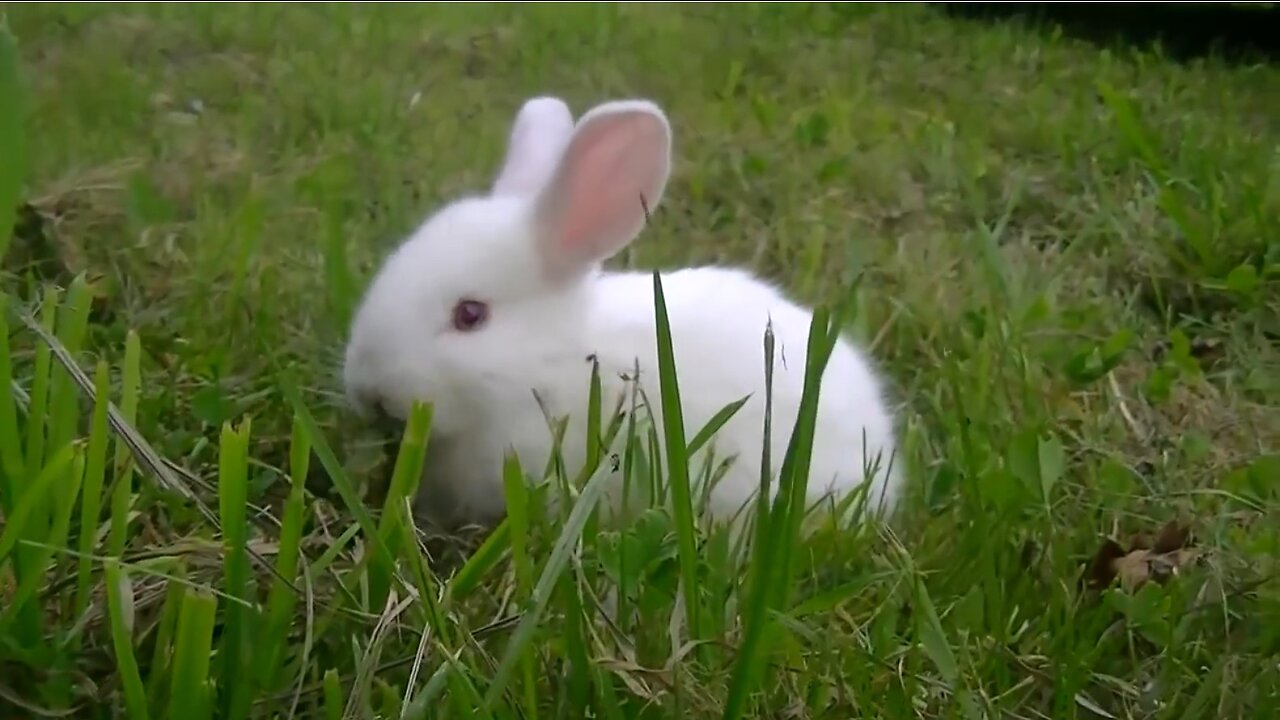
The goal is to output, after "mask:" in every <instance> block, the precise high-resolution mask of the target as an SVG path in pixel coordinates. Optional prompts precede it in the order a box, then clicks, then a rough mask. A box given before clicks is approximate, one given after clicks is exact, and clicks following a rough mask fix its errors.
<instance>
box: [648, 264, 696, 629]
mask: <svg viewBox="0 0 1280 720" xmlns="http://www.w3.org/2000/svg"><path fill="white" fill-rule="evenodd" d="M653 303H654V317H655V320H656V324H657V338H656V341H657V343H658V383H659V394H660V395H661V399H662V430H663V440H664V443H665V449H666V454H667V482H668V483H669V485H670V488H671V501H672V504H673V509H674V515H675V523H676V541H677V543H678V545H679V561H680V584H681V586H682V587H683V588H684V608H685V610H684V614H685V618H686V622H688V623H689V636H690V637H691V638H692V639H693V640H695V641H697V640H701V639H702V632H701V628H702V624H701V621H700V615H701V605H700V604H699V603H698V552H697V528H696V527H695V526H694V518H693V494H692V492H691V490H690V487H689V457H688V455H687V454H686V447H685V436H684V412H683V409H682V407H681V404H680V385H679V382H678V380H677V379H676V361H675V351H674V348H673V346H672V338H671V321H670V319H669V318H668V317H667V301H666V297H665V296H664V295H663V292H662V276H661V274H660V273H658V272H656V271H655V272H654V273H653Z"/></svg>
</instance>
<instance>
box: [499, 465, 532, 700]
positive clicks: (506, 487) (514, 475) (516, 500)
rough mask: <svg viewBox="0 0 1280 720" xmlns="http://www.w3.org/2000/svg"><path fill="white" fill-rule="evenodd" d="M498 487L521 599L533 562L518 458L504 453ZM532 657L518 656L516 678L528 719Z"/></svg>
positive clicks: (525, 595) (527, 594)
mask: <svg viewBox="0 0 1280 720" xmlns="http://www.w3.org/2000/svg"><path fill="white" fill-rule="evenodd" d="M502 484H503V491H504V496H505V497H506V505H507V524H508V525H509V526H510V527H511V562H512V564H513V565H514V566H515V574H516V593H517V594H518V597H520V598H521V599H525V598H528V597H530V595H532V593H533V562H532V561H531V560H530V559H529V544H528V543H529V490H528V487H527V486H526V485H525V479H524V470H523V468H521V467H520V458H519V457H517V456H516V454H515V453H508V454H507V457H506V459H505V460H504V461H503V464H502ZM535 662H536V658H535V657H534V655H533V652H531V651H526V652H525V653H523V654H522V655H521V656H520V676H521V682H522V684H523V686H524V688H523V689H524V693H523V695H522V699H523V701H524V713H525V716H526V717H528V718H537V717H538V688H537V681H536V671H535Z"/></svg>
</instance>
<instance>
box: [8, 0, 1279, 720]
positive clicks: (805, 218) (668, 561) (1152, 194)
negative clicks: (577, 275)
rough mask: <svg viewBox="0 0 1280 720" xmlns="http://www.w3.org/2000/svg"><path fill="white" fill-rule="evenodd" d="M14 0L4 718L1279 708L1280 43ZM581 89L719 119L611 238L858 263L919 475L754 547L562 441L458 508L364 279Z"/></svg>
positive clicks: (936, 15) (797, 270)
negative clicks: (514, 135) (619, 482)
mask: <svg viewBox="0 0 1280 720" xmlns="http://www.w3.org/2000/svg"><path fill="white" fill-rule="evenodd" d="M4 14H5V16H6V22H7V25H8V28H9V30H10V31H11V33H12V37H11V38H9V39H6V40H5V41H4V45H3V49H2V50H0V107H2V108H3V112H0V238H6V239H7V238H9V236H10V233H9V232H8V230H7V228H8V227H9V221H10V220H12V221H13V232H12V238H11V240H10V241H9V242H7V243H4V242H0V248H5V247H6V245H7V250H6V251H5V252H4V255H3V260H4V265H3V273H2V274H0V291H3V296H0V297H3V299H4V300H3V304H2V305H0V307H2V308H3V311H2V312H0V343H3V344H0V717H15V718H16V717H21V718H36V717H77V718H79V717H85V718H89V717H92V718H106V717H129V718H143V717H151V718H169V717H184V718H185V717H190V718H212V717H217V718H245V717H254V718H287V717H317V718H333V719H334V720H336V719H337V718H340V717H342V718H346V717H350V718H375V717H378V718H392V717H396V718H398V717H406V718H470V717H493V718H506V717H524V718H533V717H599V718H670V717H688V718H711V717H777V718H851V717H869V718H870V717H880V718H909V717H925V718H934V717H965V718H976V717H1008V718H1262V717H1271V716H1275V715H1276V714H1277V712H1278V711H1280V663H1278V662H1277V657H1278V656H1280V580H1277V578H1276V571H1277V555H1278V553H1280V521H1278V520H1280V516H1278V513H1280V482H1278V481H1280V454H1278V453H1280V410H1277V408H1280V292H1277V285H1278V284H1280V70H1277V69H1276V68H1275V67H1273V66H1269V65H1267V64H1249V63H1246V62H1228V61H1227V60H1225V59H1221V58H1217V57H1208V58H1198V59H1195V58H1193V59H1181V60H1177V61H1175V60H1172V59H1170V58H1168V57H1166V56H1164V55H1163V54H1161V53H1160V52H1159V51H1158V49H1156V48H1154V47H1140V48H1124V47H1103V46H1100V45H1097V44H1092V43H1089V42H1085V41H1084V40H1080V39H1073V38H1071V37H1069V36H1066V35H1064V34H1062V33H1057V32H1054V31H1052V30H1051V29H1047V28H1042V27H1033V26H1030V25H1028V24H1025V23H1019V22H980V21H976V20H966V19H961V18H956V17H950V16H948V15H946V14H944V13H942V12H941V11H939V10H938V9H937V8H935V7H930V6H926V5H912V6H899V7H890V6H887V5H828V6H821V5H814V6H809V5H803V6H791V5H787V6H784V5H779V4H773V5H760V4H751V5H745V4H744V5H688V6H684V5H681V6H675V5H666V6H653V5H642V4H634V5H608V6H605V5H593V6H586V5H563V6H554V5H544V6H537V7H518V6H514V5H505V6H497V5H483V6H481V5H461V4H460V5H455V6H452V7H450V6H448V5H443V4H442V5H435V6H429V5H420V6H413V7H409V6H405V7H392V6H389V5H383V6H374V5H357V4H348V5H309V6H300V5H283V4H278V5H249V4H245V5H236V6H222V5H220V4H219V5H214V4H201V5H181V6H179V5H148V6H127V7H126V6H114V7H113V6H107V5H89V4H83V5H56V6H55V5H52V4H47V5H19V4H9V5H7V6H6V8H5V10H4ZM15 38H16V39H15ZM15 43H16V44H15ZM19 88H20V91H19ZM543 93H552V94H556V95H559V96H561V97H563V98H565V100H566V101H567V102H568V103H569V104H570V106H571V107H572V108H573V110H574V112H575V113H581V112H583V111H585V110H586V109H587V108H589V107H590V106H592V105H594V104H596V103H597V102H600V101H603V100H605V99H610V98H619V97H647V98H651V99H653V100H655V101H656V102H658V103H660V104H661V105H662V106H663V107H664V108H665V110H666V112H667V113H668V115H669V117H670V119H671V123H672V126H673V130H674V134H675V150H674V152H675V165H674V170H673V175H672V179H671V182H670V184H669V185H668V188H667V192H666V195H665V197H664V200H663V203H662V205H661V207H660V208H658V209H657V210H656V211H655V213H654V215H653V217H652V219H651V223H650V226H649V227H648V228H647V229H646V230H645V232H644V234H643V235H642V236H641V239H640V240H639V241H638V242H637V243H635V244H634V246H633V247H632V248H631V250H630V251H629V252H628V253H627V254H626V255H625V256H624V257H619V258H617V259H616V260H615V261H614V262H613V263H611V264H612V265H614V266H617V267H621V266H624V265H627V266H632V267H637V268H647V269H651V268H674V267H679V266H684V265H689V264H695V263H713V262H714V263H727V264H737V265H743V266H746V267H750V268H753V269H754V270H756V271H757V272H759V273H760V274H761V275H762V276H764V277H766V278H769V279H771V280H774V281H776V282H778V283H779V284H781V285H782V286H784V287H785V288H786V289H787V290H788V292H789V293H791V294H792V295H793V296H794V297H796V298H798V299H801V300H804V301H806V302H808V303H815V304H821V305H823V306H824V307H825V306H827V305H828V304H829V303H831V302H833V301H834V300H835V299H836V298H837V297H839V296H841V295H842V293H841V291H842V289H844V288H846V287H848V286H849V285H850V283H853V282H855V281H856V283H857V290H858V295H857V297H858V302H857V303H856V313H855V316H854V317H853V318H852V319H851V321H850V322H849V323H848V332H849V333H850V336H851V337H855V338H857V339H858V340H859V341H860V342H862V343H863V344H864V346H865V347H866V348H868V351H869V352H870V353H871V354H872V356H873V357H874V358H875V360H876V362H877V364H878V365H879V366H880V367H881V368H882V369H883V371H884V374H885V377H886V378H887V381H888V383H889V386H890V390H891V394H892V398H893V406H894V409H895V411H896V412H897V413H898V419H899V425H900V428H901V434H902V439H903V452H904V457H903V459H902V460H903V461H904V462H905V463H906V466H907V467H908V468H909V476H910V490H909V497H908V499H907V500H906V502H905V504H904V505H903V507H902V508H901V509H900V511H899V512H897V513H896V514H894V515H893V516H892V517H890V518H886V519H885V520H884V521H867V522H866V523H863V524H858V525H857V526H855V527H848V528H842V529H834V528H829V527H823V528H819V529H818V530H817V531H815V532H813V533H810V534H806V535H804V536H802V537H800V538H799V539H797V540H795V542H794V543H793V542H792V539H791V538H789V537H785V536H783V535H781V534H780V533H779V534H776V539H777V544H775V545H772V546H767V545H765V544H756V545H754V546H753V547H751V548H749V549H748V550H747V551H746V552H743V553H739V552H736V550H735V548H733V547H731V546H730V545H729V543H728V541H727V535H726V534H725V533H724V532H723V530H722V529H720V528H718V527H713V526H710V525H706V524H699V525H698V526H697V527H692V526H690V525H689V524H688V523H686V522H684V521H683V520H680V519H679V515H678V514H675V515H673V514H672V513H669V512H668V511H667V510H666V509H664V508H661V507H655V508H654V509H652V510H651V511H648V512H645V513H641V514H640V515H639V516H638V518H637V519H635V520H634V521H633V522H631V523H630V524H626V525H622V526H608V525H605V526H600V525H598V524H597V520H598V518H595V517H593V516H591V515H590V514H589V513H588V512H587V511H588V510H589V509H590V506H589V504H588V503H589V501H590V499H591V497H592V492H593V490H594V488H596V487H597V486H596V485H594V484H592V483H591V482H588V483H587V484H586V486H585V487H581V488H580V490H581V493H582V494H581V495H580V496H579V497H580V498H581V499H580V502H579V503H578V504H577V505H576V506H575V507H576V508H581V510H580V511H579V512H576V513H573V514H567V513H552V514H548V513H542V512H540V507H541V506H540V505H537V504H535V503H532V502H530V495H531V494H530V492H529V491H528V490H527V489H526V484H525V483H521V482H520V480H521V478H522V477H525V476H528V477H530V478H532V477H533V476H538V477H540V476H541V475H540V474H539V473H533V472H532V470H531V468H532V467H533V466H534V465H535V464H537V466H538V467H541V462H542V460H543V459H538V460H528V459H524V460H525V465H526V466H527V467H521V466H519V465H517V464H514V463H513V464H511V465H510V466H509V467H508V468H507V470H508V473H507V475H508V477H507V478H506V480H507V490H508V498H509V505H510V507H511V512H510V513H509V516H508V518H507V521H506V522H505V523H504V524H503V525H502V526H500V528H499V529H498V530H497V531H496V532H493V533H491V534H489V535H487V536H484V535H482V536H480V537H469V538H466V539H464V540H463V541H458V540H456V539H454V540H450V539H446V538H439V537H430V538H426V537H425V536H422V535H420V534H418V533H415V532H414V524H413V523H410V522H409V520H411V517H410V516H409V514H408V513H406V512H405V510H404V504H403V502H402V501H401V499H402V498H403V497H404V496H405V493H406V492H408V489H409V488H411V486H412V485H413V484H414V483H415V482H416V479H417V474H418V473H417V472H416V471H415V468H416V467H419V466H420V464H421V462H422V449H423V441H424V437H429V425H430V422H431V421H433V418H432V417H431V415H430V412H429V408H424V409H423V410H424V412H422V413H421V414H419V415H417V416H416V417H415V420H416V421H415V422H411V423H409V425H408V427H407V428H405V429H404V433H405V438H406V439H405V442H404V445H403V446H402V448H401V449H402V450H403V452H400V453H398V454H397V453H395V452H394V447H389V446H388V445H387V442H386V441H385V439H384V438H383V436H382V435H381V434H380V433H379V431H377V430H376V429H375V428H372V427H366V426H365V425H364V424H362V423H360V422H359V421H358V420H357V419H356V418H355V417H353V414H352V413H351V412H350V411H349V410H348V409H347V408H346V406H345V400H344V399H343V395H342V385H341V372H340V370H341V362H342V351H343V347H344V343H345V340H346V337H347V330H348V321H349V318H350V316H351V313H352V311H353V308H354V306H355V304H356V303H357V302H358V300H359V297H360V293H361V292H362V290H363V288H364V286H365V283H366V282H367V281H368V280H369V278H370V277H371V274H372V272H373V271H374V270H375V269H376V268H377V265H378V263H379V262H380V260H381V259H382V257H383V256H384V255H385V254H386V253H387V252H389V251H390V250H391V249H392V248H393V247H394V246H395V244H396V243H397V242H398V241H399V240H401V239H402V238H403V237H405V236H406V234H407V233H409V232H410V231H411V230H412V229H413V228H414V227H415V225H416V224H417V223H419V222H421V220H422V219H423V218H424V216H425V215H426V214H427V213H428V212H430V211H431V210H433V209H434V208H436V207H437V206H438V205H439V203H441V202H442V201H444V200H447V199H450V198H452V197H455V196H457V195H459V194H461V193H464V192H470V191H473V190H477V189H480V188H483V187H486V186H487V185H488V183H489V182H490V181H491V179H492V177H493V174H494V173H495V172H496V170H497V167H498V163H499V162H500V160H501V156H502V153H503V151H504V146H505V141H506V133H507V132H508V129H509V125H510V122H511V119H512V116H513V114H514V112H515V111H516V109H518V107H519V106H520V103H521V102H522V101H523V100H524V99H525V98H527V97H529V96H531V95H536V94H543ZM15 113H20V114H17V115H16V114H15ZM10 210H13V211H14V212H13V215H12V217H10V216H9V215H8V214H7V213H9V211H10ZM657 341H658V339H656V338H655V342H657ZM69 359H73V360H74V362H75V363H76V365H77V367H78V368H79V369H80V371H81V372H80V378H79V380H80V382H76V381H75V380H74V379H73V378H72V376H71V375H70V374H68V373H67V372H66V369H65V368H66V364H65V361H66V360H69ZM676 370H677V373H678V371H679V368H676ZM668 382H669V378H664V383H663V390H664V391H665V390H666V389H668V388H669V387H670V386H669V384H668ZM682 392H692V390H690V389H688V388H682ZM107 397H109V398H111V400H112V401H113V403H114V404H115V405H114V406H113V409H114V411H115V412H114V413H113V414H111V415H108V413H107V409H108V408H107V406H106V404H105V403H104V402H101V401H99V402H95V401H94V398H103V399H105V398H107ZM597 409H598V408H597ZM688 430H689V431H690V433H691V434H692V433H693V432H694V431H695V430H696V429H695V428H688ZM790 430H791V428H777V427H775V428H773V431H774V432H784V433H788V434H789V433H790ZM655 438H656V436H655ZM126 441H127V442H126ZM640 444H641V445H643V443H640ZM131 448H132V451H131ZM643 455H644V453H643V452H640V451H637V457H639V458H643ZM668 459H669V460H673V461H678V460H679V453H672V454H671V455H670V457H669V458H668ZM673 464H675V463H674V462H673ZM666 467H667V466H666V465H663V464H661V463H655V464H653V466H652V469H653V472H654V473H655V474H657V475H663V474H664V473H665V470H666ZM579 470H580V469H579V468H557V469H555V470H554V471H553V472H552V480H553V482H554V481H557V480H568V481H581V480H583V479H585V478H587V477H588V476H589V477H591V478H596V477H599V476H600V474H599V473H595V474H592V473H590V472H589V471H590V470H591V468H586V469H585V472H582V473H579ZM695 470H696V468H691V469H690V472H693V471H695ZM388 485H389V487H388ZM780 507H781V510H782V511H785V510H786V506H785V504H784V505H782V506H780ZM695 535H696V537H695ZM770 537H771V538H772V537H775V536H770ZM482 541H483V544H480V543H481V542H482ZM695 542H696V546H695V544H694V543H695ZM764 547H769V552H776V553H781V554H782V556H785V557H788V558H789V561H787V562H782V563H781V564H779V565H777V567H778V568H781V569H780V570H776V572H775V567H774V564H773V563H771V562H770V561H769V558H770V557H774V556H771V555H769V553H766V552H765V551H764V550H762V549H761V548H764ZM428 548H429V549H430V550H431V553H430V555H431V557H430V558H429V559H428V557H427V555H428V553H427V552H426V551H427V549H428ZM1131 551H1132V552H1131ZM778 573H784V574H778ZM788 576H789V577H788ZM761 578H765V579H764V580H761ZM682 579H683V581H682ZM771 591H776V592H772V593H771ZM606 596H610V597H616V598H617V607H616V608H614V612H613V613H612V614H606V613H605V612H604V611H603V610H602V603H603V602H604V598H605V597H606ZM677 597H679V598H681V602H683V603H685V610H686V611H687V613H686V616H687V617H688V618H689V622H688V623H687V624H685V626H684V627H683V628H682V629H680V633H681V634H680V635H679V636H678V637H676V638H674V641H673V639H672V638H671V637H669V633H668V625H669V623H670V619H671V617H672V615H673V611H674V609H675V608H677V607H678V606H677V604H676V600H677Z"/></svg>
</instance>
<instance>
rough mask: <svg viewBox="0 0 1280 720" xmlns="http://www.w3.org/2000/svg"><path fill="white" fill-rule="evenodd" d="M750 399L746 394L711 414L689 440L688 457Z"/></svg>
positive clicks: (707, 441)
mask: <svg viewBox="0 0 1280 720" xmlns="http://www.w3.org/2000/svg"><path fill="white" fill-rule="evenodd" d="M771 372H772V371H771ZM750 399H751V396H750V395H748V396H746V397H744V398H742V399H741V400H735V401H733V402H731V403H729V404H728V405H725V406H724V407H722V408H720V411H719V412H717V413H716V414H715V415H712V416H711V419H710V420H708V421H707V423H706V424H705V425H703V426H702V429H701V430H699V431H698V432H697V434H696V435H694V436H693V439H692V440H690V441H689V447H688V448H687V449H686V451H687V452H688V454H689V457H693V456H694V455H696V454H698V451H699V450H701V449H702V446H703V445H706V444H707V443H709V442H711V438H713V437H715V434H716V433H718V432H720V428H722V427H724V426H725V424H726V423H728V422H729V421H730V420H732V419H733V416H734V415H737V414H738V411H739V410H741V409H742V406H743V405H746V404H747V401H748V400H750Z"/></svg>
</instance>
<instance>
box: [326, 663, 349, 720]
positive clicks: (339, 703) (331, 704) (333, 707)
mask: <svg viewBox="0 0 1280 720" xmlns="http://www.w3.org/2000/svg"><path fill="white" fill-rule="evenodd" d="M346 705H347V703H346V700H345V699H344V697H343V695H342V680H341V678H339V677H338V671H337V670H334V669H333V668H329V669H328V670H325V671H324V717H325V720H342V718H343V712H342V711H343V710H344V709H345V708H346Z"/></svg>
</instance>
